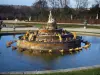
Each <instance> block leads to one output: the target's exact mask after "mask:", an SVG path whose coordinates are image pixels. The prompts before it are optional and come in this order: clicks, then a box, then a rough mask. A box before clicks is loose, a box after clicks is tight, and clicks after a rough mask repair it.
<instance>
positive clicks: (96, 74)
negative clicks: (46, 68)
mask: <svg viewBox="0 0 100 75" xmlns="http://www.w3.org/2000/svg"><path fill="white" fill-rule="evenodd" d="M16 75H100V68H95V69H88V70H80V71H72V72H63V73H61V72H58V73H48V74H16Z"/></svg>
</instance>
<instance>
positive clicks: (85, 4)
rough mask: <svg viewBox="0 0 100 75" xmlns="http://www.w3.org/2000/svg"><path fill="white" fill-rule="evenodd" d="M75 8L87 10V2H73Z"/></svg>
mask: <svg viewBox="0 0 100 75" xmlns="http://www.w3.org/2000/svg"><path fill="white" fill-rule="evenodd" d="M75 2H76V8H77V9H80V8H87V7H88V0H75Z"/></svg>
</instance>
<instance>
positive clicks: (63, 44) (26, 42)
mask: <svg viewBox="0 0 100 75" xmlns="http://www.w3.org/2000/svg"><path fill="white" fill-rule="evenodd" d="M82 42H83V40H82V37H81V36H76V33H75V32H74V33H71V32H68V31H66V30H63V29H59V28H58V27H57V24H56V21H55V20H54V19H53V16H52V13H51V11H50V14H49V19H48V22H47V25H46V26H45V27H43V28H41V29H39V30H38V31H34V32H29V31H28V32H26V34H24V35H23V36H20V37H19V40H17V47H18V48H20V49H21V50H31V51H35V52H50V53H51V52H73V51H79V50H82V48H87V47H89V46H90V44H89V43H88V42H85V46H84V47H81V43H82Z"/></svg>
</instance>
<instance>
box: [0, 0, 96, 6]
mask: <svg viewBox="0 0 100 75" xmlns="http://www.w3.org/2000/svg"><path fill="white" fill-rule="evenodd" d="M74 1H75V0H70V3H71V4H70V5H71V6H72V7H74V6H75V2H74ZM34 2H35V0H0V4H7V5H27V6H31V5H32V3H34ZM93 3H94V0H89V7H90V6H91V5H92V4H93Z"/></svg>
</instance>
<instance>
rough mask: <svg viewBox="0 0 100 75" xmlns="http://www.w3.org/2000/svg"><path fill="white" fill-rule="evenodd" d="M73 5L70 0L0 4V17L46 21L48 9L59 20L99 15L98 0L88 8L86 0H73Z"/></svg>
mask: <svg viewBox="0 0 100 75" xmlns="http://www.w3.org/2000/svg"><path fill="white" fill-rule="evenodd" d="M74 4H75V7H74V8H72V7H71V3H70V0H36V2H35V3H33V4H32V6H13V5H9V6H8V5H0V19H15V18H18V19H19V20H26V19H27V20H28V18H29V17H30V16H31V19H32V20H34V21H40V20H41V21H47V18H48V14H49V12H48V11H49V10H52V13H53V15H54V17H55V18H56V19H57V20H58V21H59V20H60V21H61V20H72V19H82V20H83V19H96V17H99V12H100V0H95V4H94V5H93V6H91V8H88V5H89V1H88V0H75V1H74Z"/></svg>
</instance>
